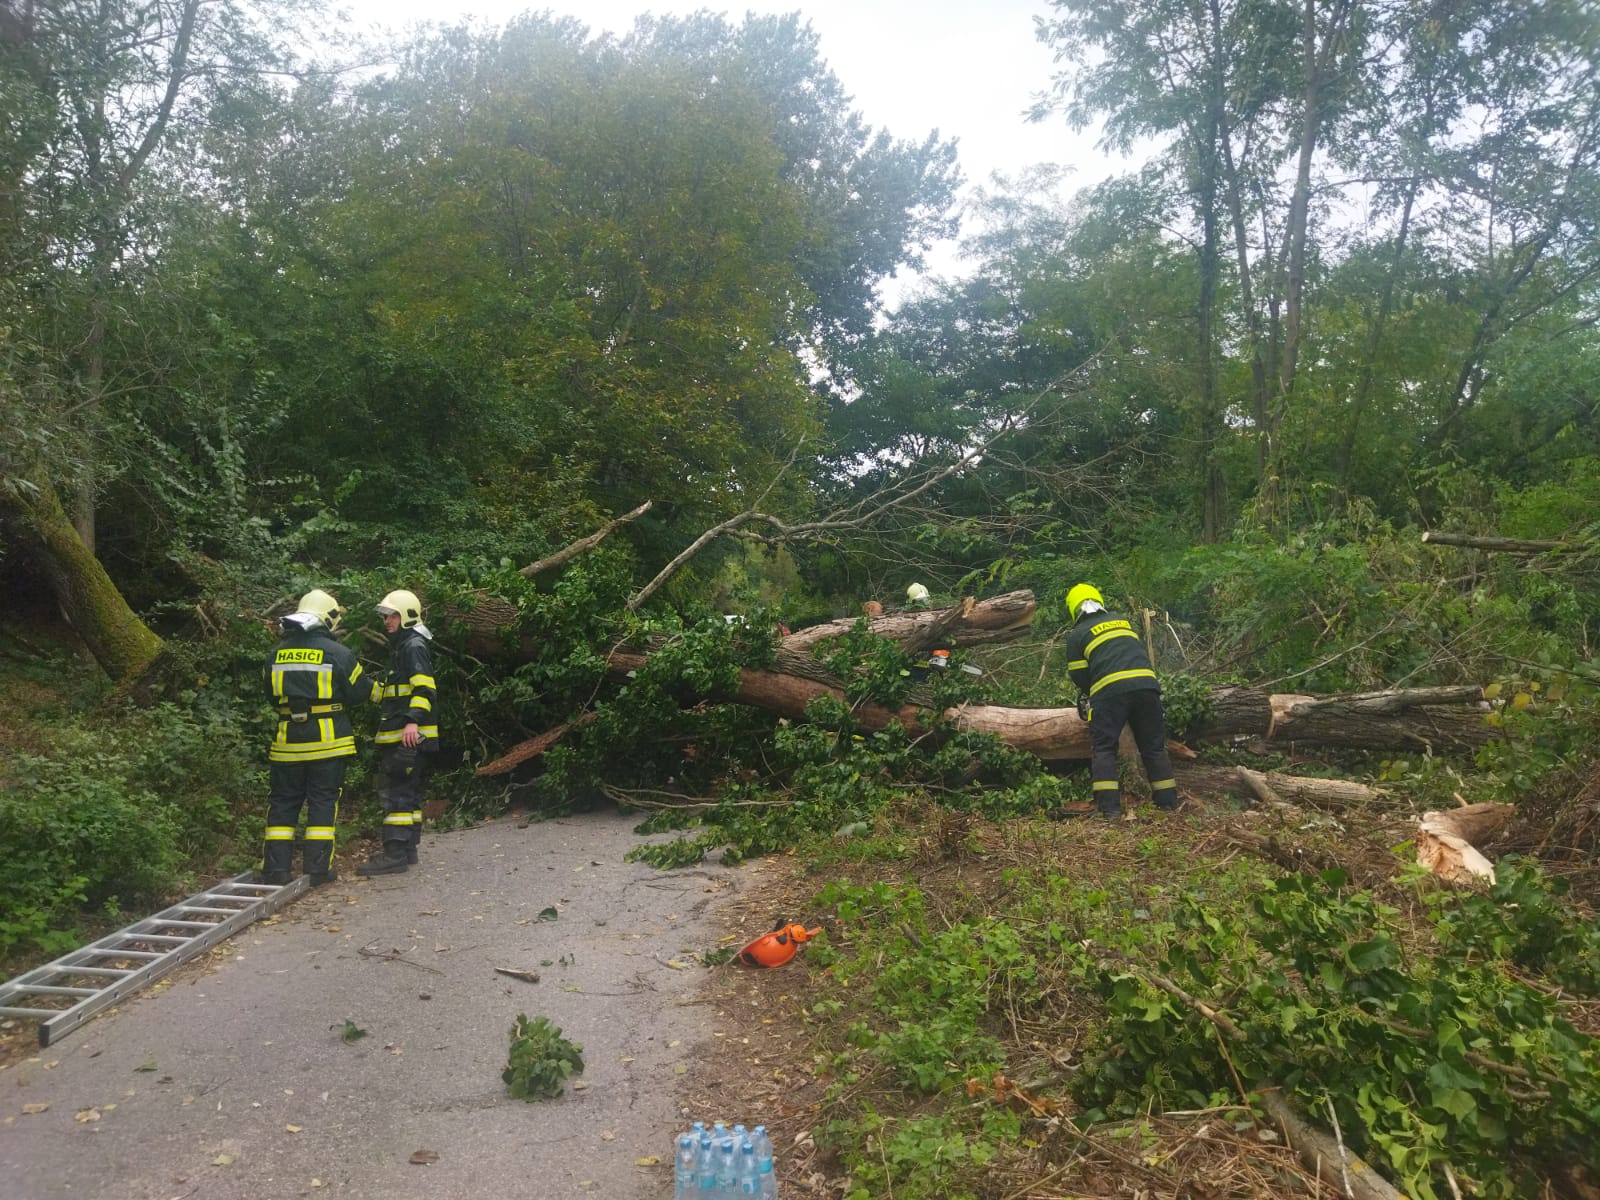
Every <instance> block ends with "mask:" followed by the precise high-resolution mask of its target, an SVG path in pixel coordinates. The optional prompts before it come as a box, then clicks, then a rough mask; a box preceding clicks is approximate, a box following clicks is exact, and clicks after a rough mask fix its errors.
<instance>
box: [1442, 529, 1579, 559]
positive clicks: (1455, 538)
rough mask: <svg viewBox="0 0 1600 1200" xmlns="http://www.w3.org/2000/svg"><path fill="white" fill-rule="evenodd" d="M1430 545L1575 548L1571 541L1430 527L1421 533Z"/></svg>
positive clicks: (1529, 550) (1536, 550)
mask: <svg viewBox="0 0 1600 1200" xmlns="http://www.w3.org/2000/svg"><path fill="white" fill-rule="evenodd" d="M1422 540H1423V541H1425V542H1427V543H1428V544H1429V545H1430V546H1461V547H1464V548H1466V549H1468V550H1496V551H1499V552H1500V553H1502V554H1548V553H1549V552H1550V551H1552V550H1576V549H1578V547H1577V546H1574V545H1573V544H1572V543H1571V542H1556V541H1544V540H1540V539H1535V538H1504V537H1477V536H1475V535H1473V534H1470V533H1447V532H1445V531H1444V530H1440V529H1430V530H1428V531H1427V532H1425V533H1424V534H1423V535H1422Z"/></svg>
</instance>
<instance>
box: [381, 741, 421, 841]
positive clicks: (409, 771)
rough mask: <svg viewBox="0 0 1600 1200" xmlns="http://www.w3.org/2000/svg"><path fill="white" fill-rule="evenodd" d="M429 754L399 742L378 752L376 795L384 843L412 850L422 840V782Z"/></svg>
mask: <svg viewBox="0 0 1600 1200" xmlns="http://www.w3.org/2000/svg"><path fill="white" fill-rule="evenodd" d="M428 760H429V756H428V755H427V754H426V753H418V752H417V751H416V750H412V751H411V752H410V753H409V754H408V753H406V751H405V749H404V748H403V747H400V746H385V747H383V750H382V752H381V753H380V754H379V755H378V799H379V801H380V802H381V803H382V804H383V841H384V845H388V844H389V843H391V842H394V843H398V844H399V845H402V846H405V847H407V848H409V849H411V850H415V849H416V848H417V847H418V846H419V845H421V844H422V785H423V783H424V782H425V781H426V779H427V775H428V766H429V761H428Z"/></svg>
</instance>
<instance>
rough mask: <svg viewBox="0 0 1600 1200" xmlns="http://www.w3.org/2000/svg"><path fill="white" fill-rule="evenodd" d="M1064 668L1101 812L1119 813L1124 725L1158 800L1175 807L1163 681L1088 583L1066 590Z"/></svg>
mask: <svg viewBox="0 0 1600 1200" xmlns="http://www.w3.org/2000/svg"><path fill="white" fill-rule="evenodd" d="M1066 605H1067V615H1068V616H1069V617H1070V618H1071V619H1072V622H1073V624H1072V632H1071V633H1069V634H1068V635H1067V674H1068V675H1069V676H1071V678H1072V682H1073V683H1075V684H1077V685H1078V713H1079V715H1080V716H1082V717H1084V719H1085V720H1087V721H1088V722H1089V745H1090V753H1091V758H1090V765H1089V770H1090V774H1091V776H1092V777H1093V779H1094V799H1095V804H1096V805H1097V807H1098V808H1099V810H1100V815H1101V816H1103V817H1106V818H1108V819H1111V820H1115V819H1117V818H1118V817H1121V816H1122V785H1121V782H1120V781H1119V779H1118V776H1117V742H1118V741H1119V740H1120V739H1121V738H1122V727H1123V726H1124V725H1130V726H1132V727H1133V738H1134V741H1135V742H1137V743H1138V746H1139V757H1140V758H1142V759H1143V760H1144V769H1145V774H1146V775H1148V776H1149V777H1150V792H1151V794H1152V795H1153V796H1154V798H1155V802H1156V807H1157V808H1159V809H1162V810H1164V811H1167V812H1170V811H1172V810H1173V809H1175V808H1177V807H1178V786H1177V784H1176V783H1175V782H1174V781H1173V777H1172V759H1171V757H1170V756H1169V755H1168V754H1167V718H1166V713H1165V711H1164V710H1163V709H1162V706H1161V684H1160V683H1159V682H1158V681H1157V680H1156V673H1155V670H1154V668H1153V667H1151V665H1150V656H1149V655H1148V654H1146V653H1145V649H1144V643H1143V642H1142V641H1140V640H1139V635H1138V633H1136V632H1135V631H1134V628H1133V623H1132V622H1131V621H1129V620H1128V619H1127V618H1126V617H1124V616H1121V615H1120V614H1118V613H1114V612H1111V611H1109V610H1108V609H1107V608H1106V606H1105V597H1104V596H1102V595H1101V594H1100V592H1099V590H1098V589H1097V588H1096V587H1095V586H1094V585H1093V584H1091V583H1080V584H1077V585H1076V586H1074V587H1073V588H1072V589H1071V590H1070V591H1068V592H1067V597H1066Z"/></svg>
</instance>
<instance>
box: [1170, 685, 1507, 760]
mask: <svg viewBox="0 0 1600 1200" xmlns="http://www.w3.org/2000/svg"><path fill="white" fill-rule="evenodd" d="M1482 699H1483V689H1482V688H1479V687H1478V686H1476V685H1467V686H1462V687H1441V688H1403V689H1398V690H1395V691H1387V692H1363V693H1359V694H1356V695H1349V696H1324V697H1319V696H1302V695H1294V694H1288V693H1273V694H1269V693H1267V692H1262V691H1258V690H1254V689H1250V688H1220V689H1218V690H1217V691H1215V692H1213V693H1212V713H1211V715H1210V716H1208V717H1206V718H1205V719H1203V720H1201V721H1198V722H1196V723H1194V724H1192V725H1190V726H1189V728H1188V729H1187V730H1186V738H1187V740H1190V741H1207V742H1217V741H1230V740H1231V741H1249V742H1253V743H1257V744H1263V745H1269V746H1274V747H1282V746H1287V745H1291V744H1294V743H1303V744H1307V745H1316V746H1332V747H1342V748H1346V749H1353V750H1395V749H1406V748H1411V747H1417V748H1432V749H1436V750H1437V749H1466V748H1471V747H1475V746H1481V745H1483V744H1484V743H1485V742H1489V741H1492V740H1493V739H1494V738H1495V737H1496V736H1497V734H1496V732H1495V730H1494V729H1493V728H1492V727H1491V726H1489V725H1488V724H1486V723H1485V722H1484V721H1483V719H1482V715H1481V713H1479V712H1478V711H1477V709H1476V705H1477V703H1478V702H1480V701H1481V700H1482ZM1469 705H1470V706H1473V707H1464V706H1469Z"/></svg>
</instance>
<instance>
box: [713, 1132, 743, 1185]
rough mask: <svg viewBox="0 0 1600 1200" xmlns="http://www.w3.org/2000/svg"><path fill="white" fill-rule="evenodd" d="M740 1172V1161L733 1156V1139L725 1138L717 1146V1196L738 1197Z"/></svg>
mask: <svg viewBox="0 0 1600 1200" xmlns="http://www.w3.org/2000/svg"><path fill="white" fill-rule="evenodd" d="M738 1170H739V1162H738V1159H736V1158H735V1157H734V1154H733V1139H732V1138H723V1139H722V1142H721V1144H719V1145H718V1146H717V1174H716V1185H717V1195H719V1196H737V1195H738V1194H739V1185H738V1183H737V1181H736V1180H737V1175H738Z"/></svg>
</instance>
